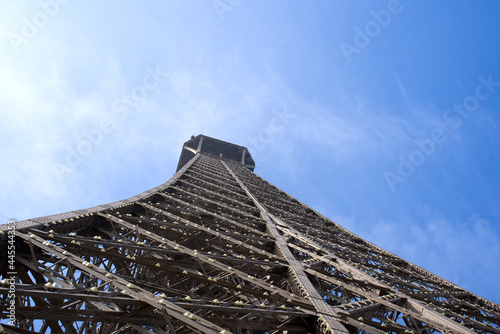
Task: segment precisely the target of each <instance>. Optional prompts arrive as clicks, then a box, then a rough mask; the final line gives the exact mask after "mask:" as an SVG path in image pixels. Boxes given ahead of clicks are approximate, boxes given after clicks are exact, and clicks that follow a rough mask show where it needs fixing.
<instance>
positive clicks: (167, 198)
mask: <svg viewBox="0 0 500 334" xmlns="http://www.w3.org/2000/svg"><path fill="white" fill-rule="evenodd" d="M254 167H255V164H254V162H253V159H252V157H251V156H250V154H249V152H248V151H247V150H246V148H244V147H241V146H237V145H233V144H229V143H226V142H223V141H220V140H216V139H213V138H210V137H207V136H201V135H200V136H197V137H192V139H191V140H190V141H188V142H186V143H185V145H184V148H183V152H182V154H181V158H180V160H179V166H178V171H177V173H176V174H175V175H174V176H173V177H172V178H171V179H170V180H168V181H167V182H166V183H165V184H163V185H161V186H159V187H156V188H154V189H151V190H149V191H147V192H145V193H142V194H140V195H137V196H135V197H132V198H130V199H127V200H123V201H119V202H115V203H111V204H107V205H102V206H98V207H94V208H91V209H86V210H80V211H74V212H69V213H65V214H61V215H56V216H50V217H42V218H36V219H30V220H27V221H22V222H17V223H16V224H15V228H14V229H11V230H9V226H7V225H2V226H0V228H1V230H2V232H1V233H0V234H1V235H0V237H1V247H2V253H1V254H2V257H1V258H0V261H1V262H0V274H1V278H2V279H1V280H0V283H1V284H0V307H1V311H2V315H3V316H2V318H7V317H8V315H9V307H10V308H11V309H12V307H13V306H15V321H14V322H13V323H11V324H7V323H5V321H4V322H3V325H2V326H3V331H4V332H6V333H214V334H215V333H222V334H225V333H345V334H347V333H500V306H499V305H497V304H495V303H492V302H490V301H488V300H486V299H483V298H481V297H479V296H476V295H474V294H472V293H470V292H468V291H466V290H464V289H462V288H460V287H459V286H457V285H455V284H453V283H450V282H448V281H446V280H444V279H442V278H440V277H438V276H436V275H433V274H432V273H430V272H427V271H426V270H424V269H422V268H420V267H418V266H416V265H414V264H412V263H409V262H408V261H405V260H404V259H401V258H399V257H398V256H396V255H394V254H391V253H389V252H387V251H385V250H383V249H381V248H379V247H377V246H375V245H373V244H371V243H369V242H367V241H365V240H363V239H361V238H359V237H358V236H356V235H354V234H353V233H351V232H349V231H347V230H346V229H344V228H343V227H342V226H340V225H338V224H336V223H334V222H333V221H331V220H329V219H328V218H326V217H324V216H322V215H321V214H320V213H318V212H316V211H315V210H313V209H311V208H309V207H308V206H306V205H304V204H303V203H301V202H299V201H298V200H296V199H294V198H293V197H291V196H290V195H287V194H286V193H284V192H283V191H281V190H280V189H278V188H276V187H275V186H273V185H272V184H270V183H269V182H267V181H265V180H264V179H262V178H260V177H259V176H257V175H256V174H254V173H253V169H254ZM12 231H14V232H12ZM13 235H15V237H14V239H12V238H13V237H12V236H13ZM9 238H10V239H9ZM12 240H15V251H16V252H15V261H12V258H9V256H7V254H8V253H7V249H8V246H9V245H11V244H12ZM9 241H11V242H10V243H9ZM13 273H15V275H14V276H15V278H12V279H11V277H14V276H13V275H12V274H13ZM13 289H14V290H15V293H14V294H12V293H11V294H9V291H10V292H12V291H13Z"/></svg>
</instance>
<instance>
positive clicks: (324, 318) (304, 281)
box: [221, 161, 349, 334]
mask: <svg viewBox="0 0 500 334" xmlns="http://www.w3.org/2000/svg"><path fill="white" fill-rule="evenodd" d="M221 162H222V164H223V165H224V167H225V168H226V169H227V171H228V172H229V173H230V174H231V176H232V177H233V178H234V179H235V180H236V181H237V182H238V184H239V185H240V186H241V188H242V189H243V190H244V191H245V192H246V194H247V195H248V197H250V198H251V199H252V201H253V202H254V204H255V206H256V207H257V208H259V210H260V213H261V215H262V218H263V219H264V220H265V221H266V223H267V226H268V229H269V231H270V232H271V233H272V235H273V236H274V238H275V239H276V242H277V244H278V247H279V248H280V250H281V253H282V254H283V256H284V257H285V259H286V260H287V262H288V264H289V265H290V270H291V271H292V273H293V274H294V277H295V278H296V279H297V283H298V284H299V285H300V286H302V288H303V289H304V291H305V295H306V298H307V299H309V300H311V302H312V303H313V305H314V307H315V308H316V312H318V314H320V321H321V322H322V323H323V322H324V323H326V327H327V329H330V330H332V331H333V332H334V333H339V334H349V331H348V330H347V328H345V326H344V325H343V324H342V323H341V322H340V321H338V320H337V319H336V318H338V314H337V311H336V310H334V309H333V308H331V307H330V306H329V305H327V304H325V302H324V300H323V298H322V297H321V295H320V294H319V293H318V291H317V290H316V289H315V288H314V285H313V284H312V283H311V281H310V280H309V278H308V277H307V275H306V273H305V272H304V270H303V268H302V264H301V262H300V261H298V260H297V259H296V258H295V257H294V256H293V254H292V252H291V251H290V249H289V248H288V247H287V245H286V241H285V239H284V238H283V236H282V235H281V234H279V232H278V230H277V228H276V223H275V222H274V221H273V220H272V219H271V218H270V216H269V213H268V212H267V210H266V209H265V207H264V206H262V205H261V204H260V203H259V201H258V200H257V198H255V196H254V195H253V194H252V193H251V192H250V190H248V188H247V187H246V186H245V184H244V183H243V182H242V181H241V180H240V179H239V178H238V176H236V174H235V173H234V172H233V170H232V169H231V168H230V167H229V166H228V165H227V164H226V163H225V162H224V161H221Z"/></svg>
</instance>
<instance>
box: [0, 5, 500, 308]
mask: <svg viewBox="0 0 500 334" xmlns="http://www.w3.org/2000/svg"><path fill="white" fill-rule="evenodd" d="M499 10H500V4H499V3H498V2H496V1H481V2H475V1H443V2H440V3H435V2H430V1H416V0H413V1H410V0H401V1H395V0H390V1H369V2H368V1H367V2H361V1H356V2H355V1H351V2H347V1H315V2H306V1H300V2H299V1H273V2H268V1H263V0H262V1H249V0H216V1H213V0H206V1H166V2H164V1H150V2H147V3H138V2H132V1H107V2H105V3H103V2H98V1H86V2H85V3H83V2H77V1H71V0H65V1H63V0H42V1H39V2H37V1H33V2H28V1H25V2H20V1H16V2H6V3H4V4H3V10H2V11H1V13H0V37H1V40H0V46H1V47H0V60H1V61H0V112H1V117H2V122H1V123H0V143H1V145H0V157H1V158H2V164H0V184H1V185H2V187H1V188H0V203H1V205H0V216H1V217H0V220H1V222H2V223H7V221H8V219H9V218H15V219H18V220H23V219H28V218H30V217H39V216H45V215H50V214H55V213H60V212H66V211H70V210H75V209H81V208H86V207H91V206H95V205H98V204H101V203H107V202H112V201H116V200H120V199H124V198H128V197H131V196H133V195H135V194H138V193H140V192H142V191H145V190H147V189H150V188H152V187H155V186H157V185H159V184H161V183H163V182H164V181H166V180H167V179H168V178H170V177H171V176H172V175H173V173H174V172H175V168H176V166H177V160H178V158H179V154H180V151H181V145H182V143H183V142H185V141H186V140H188V139H189V138H190V136H191V135H197V134H200V133H203V134H206V135H208V136H212V137H216V138H220V139H222V140H225V141H229V142H234V143H237V144H241V145H246V146H247V147H249V148H250V151H251V153H252V154H253V156H254V159H255V161H256V164H257V168H256V173H257V174H259V175H261V176H262V177H264V178H266V179H267V180H269V181H270V182H272V183H273V184H275V185H276V186H278V187H280V188H281V189H283V190H284V191H286V192H288V193H289V194H291V195H292V196H294V197H296V198H298V199H299V200H301V201H302V202H304V203H306V204H308V205H310V206H312V207H313V208H315V209H317V210H319V211H320V212H322V213H323V214H325V215H326V216H328V217H329V218H331V219H332V220H334V221H336V222H337V223H339V224H341V225H343V226H345V227H346V228H348V229H350V230H351V231H353V232H354V233H356V234H358V235H360V236H361V237H363V238H365V239H367V240H368V241H371V242H373V243H375V244H377V245H379V246H381V247H383V248H385V249H387V250H389V251H391V252H393V253H395V254H397V255H399V256H401V257H403V258H405V259H407V260H409V261H411V262H413V263H415V264H417V265H419V266H421V267H424V268H425V269H427V270H429V271H431V272H434V273H436V274H438V275H440V276H442V277H444V278H446V279H448V280H450V281H452V282H454V283H456V284H458V285H460V286H462V287H464V288H466V289H468V290H470V291H472V292H474V293H476V294H478V295H480V296H482V297H485V298H487V299H490V300H492V301H494V302H496V303H500V288H499V286H498V277H499V276H500V207H499V205H498V202H499V200H498V199H499V198H500V177H499V176H498V175H499V165H500V136H499V130H498V127H499V126H500V116H499V114H498V111H499V109H500V63H499V61H498V54H499V52H500V49H499V45H500V37H499V35H498V31H500V21H499V20H498V15H497V13H498V11H499Z"/></svg>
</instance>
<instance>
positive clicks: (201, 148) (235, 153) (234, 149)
mask: <svg viewBox="0 0 500 334" xmlns="http://www.w3.org/2000/svg"><path fill="white" fill-rule="evenodd" d="M197 153H205V154H210V155H213V156H217V157H220V158H222V159H228V160H232V161H234V162H238V163H241V164H242V165H243V166H245V167H246V168H248V169H249V170H251V171H252V172H253V170H254V169H255V162H254V161H253V158H252V156H251V155H250V152H248V149H247V148H246V147H243V146H239V145H235V144H231V143H228V142H225V141H222V140H219V139H215V138H212V137H208V136H205V135H201V134H200V135H198V136H196V137H195V136H192V137H191V139H190V140H188V141H187V142H185V143H184V145H183V146H182V152H181V156H180V158H179V164H178V165H177V170H179V169H181V168H182V166H184V165H185V164H186V163H188V161H189V160H191V158H193V157H194V156H195V155H196V154H197Z"/></svg>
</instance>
